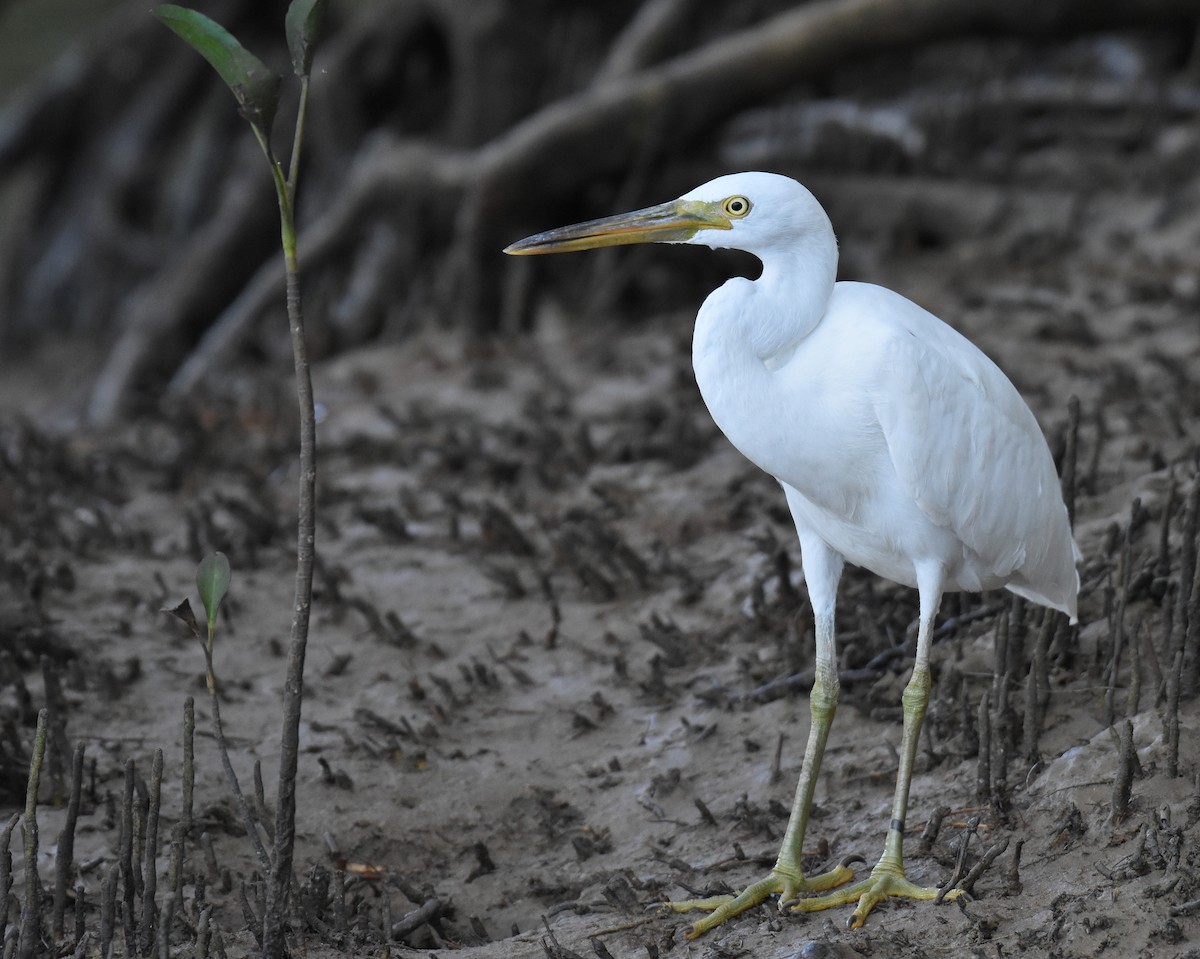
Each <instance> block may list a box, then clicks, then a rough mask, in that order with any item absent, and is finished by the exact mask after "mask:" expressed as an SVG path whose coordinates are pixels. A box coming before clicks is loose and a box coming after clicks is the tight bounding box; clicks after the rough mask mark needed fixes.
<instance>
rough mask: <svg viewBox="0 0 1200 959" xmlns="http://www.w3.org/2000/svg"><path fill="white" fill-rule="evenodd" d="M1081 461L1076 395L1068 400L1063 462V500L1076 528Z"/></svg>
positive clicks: (1069, 519) (1071, 521) (1077, 399)
mask: <svg viewBox="0 0 1200 959" xmlns="http://www.w3.org/2000/svg"><path fill="white" fill-rule="evenodd" d="M1078 459H1079V397H1078V396H1075V395H1074V394H1072V395H1071V397H1070V399H1068V400H1067V435H1066V448H1065V449H1064V451H1063V461H1062V480H1061V482H1062V491H1063V500H1064V502H1065V503H1066V505H1067V522H1069V523H1070V524H1071V527H1072V528H1074V526H1075V493H1076V490H1077V488H1078V480H1077V478H1076V465H1077V461H1078Z"/></svg>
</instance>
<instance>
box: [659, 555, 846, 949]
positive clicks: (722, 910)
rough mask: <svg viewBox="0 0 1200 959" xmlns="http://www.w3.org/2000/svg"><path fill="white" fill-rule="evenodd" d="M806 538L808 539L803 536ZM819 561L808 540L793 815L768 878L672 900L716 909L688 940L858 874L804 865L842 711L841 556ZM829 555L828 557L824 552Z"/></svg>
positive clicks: (679, 906) (681, 907)
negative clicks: (805, 700) (836, 615)
mask: <svg viewBox="0 0 1200 959" xmlns="http://www.w3.org/2000/svg"><path fill="white" fill-rule="evenodd" d="M802 542H803V540H802ZM819 546H820V548H821V550H822V551H823V553H822V556H821V557H820V559H826V560H828V563H825V562H821V561H819V558H818V555H817V552H816V549H817V547H816V546H815V545H814V546H813V547H811V548H810V547H809V546H808V545H807V544H805V550H804V558H805V579H806V580H807V581H808V584H809V596H810V598H811V599H812V602H813V613H814V620H815V625H816V633H817V655H816V677H815V680H814V682H813V688H812V694H811V696H810V699H809V706H810V711H811V714H812V724H811V726H810V727H809V731H808V745H807V746H806V747H805V750H804V763H803V765H802V766H801V767H800V779H799V781H798V782H797V783H796V797H795V799H794V800H793V802H792V814H791V817H790V818H789V819H788V825H787V830H786V831H785V833H784V836H783V844H782V846H781V848H780V850H779V857H778V859H776V861H775V867H774V868H773V869H772V870H771V872H770V873H768V874H767V875H766V876H765V877H764V878H762V879H760V880H759V881H758V882H755V883H752V884H751V885H749V886H747V887H746V888H745V889H744V890H742V892H741V893H740V894H739V895H737V896H716V897H713V898H710V899H689V900H685V901H682V902H672V903H668V904H667V905H669V906H670V907H671V908H672V909H674V910H675V911H677V912H687V911H689V910H691V909H711V910H712V913H711V914H710V915H707V916H705V917H704V918H703V919H700V920H698V921H697V922H696V923H695V924H694V925H693V926H692V929H691V932H689V933H688V938H689V939H694V938H696V937H697V936H700V935H702V934H703V933H705V932H707V931H708V930H709V929H713V928H715V927H716V926H719V925H721V923H723V922H725V920H727V919H730V918H732V917H733V916H736V915H738V914H739V913H742V912H745V911H746V910H747V909H750V908H752V907H753V906H757V905H758V904H759V903H760V902H763V901H764V900H765V899H767V898H768V897H769V896H772V895H776V894H778V896H779V902H780V905H781V906H783V905H784V904H786V903H789V902H791V901H792V900H795V899H797V898H798V897H800V896H803V895H805V894H808V893H816V892H824V891H825V890H827V889H832V888H834V887H835V886H839V885H841V884H842V883H845V882H848V881H849V880H851V879H853V878H854V873H853V872H852V871H851V869H850V868H849V866H847V865H846V864H844V863H843V864H840V865H838V866H836V867H835V868H834V869H832V870H830V871H829V872H825V873H821V874H820V875H817V876H811V877H805V875H804V873H803V871H802V869H801V867H800V863H801V860H802V859H803V858H804V833H805V830H806V829H807V826H808V815H809V812H810V811H811V809H812V799H813V793H814V791H815V790H816V785H817V776H818V775H819V774H820V771H821V757H822V756H823V755H824V753H825V743H826V741H827V740H828V739H829V729H830V727H831V726H832V725H833V715H834V713H835V712H836V711H837V701H838V689H839V684H838V676H837V649H836V644H835V641H834V621H833V597H834V595H835V594H836V592H837V578H838V575H839V574H840V573H841V559H840V557H838V556H837V555H836V554H834V553H833V552H832V551H831V550H829V548H828V547H826V546H825V545H824V544H823V543H821V544H819ZM824 553H828V554H829V555H828V556H824V555H823V554H824Z"/></svg>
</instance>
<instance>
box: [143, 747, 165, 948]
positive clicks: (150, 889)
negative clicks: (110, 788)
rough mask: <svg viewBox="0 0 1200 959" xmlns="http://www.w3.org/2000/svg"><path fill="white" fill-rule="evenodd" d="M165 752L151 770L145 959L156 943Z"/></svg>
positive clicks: (157, 756)
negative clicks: (159, 832)
mask: <svg viewBox="0 0 1200 959" xmlns="http://www.w3.org/2000/svg"><path fill="white" fill-rule="evenodd" d="M162 774H163V751H162V750H161V749H156V750H154V760H153V765H152V767H151V770H150V802H149V804H148V807H147V812H146V833H145V843H144V855H145V865H144V867H143V873H142V882H143V889H142V921H141V925H140V926H139V927H138V947H139V949H140V950H141V954H142V955H143V956H145V955H148V954H149V952H150V947H151V945H152V944H153V943H154V928H155V905H156V903H155V894H156V892H157V890H158V865H157V859H158V821H159V812H160V810H159V803H160V801H161V799H162Z"/></svg>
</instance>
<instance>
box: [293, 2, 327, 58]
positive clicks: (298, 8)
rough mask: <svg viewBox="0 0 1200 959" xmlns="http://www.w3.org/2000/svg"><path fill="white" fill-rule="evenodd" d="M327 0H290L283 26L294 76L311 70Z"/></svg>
mask: <svg viewBox="0 0 1200 959" xmlns="http://www.w3.org/2000/svg"><path fill="white" fill-rule="evenodd" d="M328 6H329V0H292V2H291V4H290V5H289V6H288V12H287V17H286V19H285V20H284V26H285V27H286V28H287V42H288V50H290V51H291V54H292V69H293V70H295V71H296V76H298V77H306V76H308V74H309V71H310V70H312V59H313V51H314V50H315V49H316V47H317V41H318V40H319V39H321V26H322V24H323V23H324V21H325V10H326V8H327V7H328Z"/></svg>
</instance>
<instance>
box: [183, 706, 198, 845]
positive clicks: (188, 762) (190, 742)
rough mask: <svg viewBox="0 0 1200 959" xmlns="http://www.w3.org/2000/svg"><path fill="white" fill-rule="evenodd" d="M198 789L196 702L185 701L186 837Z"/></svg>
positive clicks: (184, 789)
mask: <svg viewBox="0 0 1200 959" xmlns="http://www.w3.org/2000/svg"><path fill="white" fill-rule="evenodd" d="M195 789H196V701H195V700H194V699H193V698H192V697H191V696H189V697H188V698H187V699H185V700H184V701H183V809H182V810H181V811H180V823H181V824H182V825H183V833H184V836H188V835H190V834H191V832H192V808H193V795H194V793H195Z"/></svg>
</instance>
